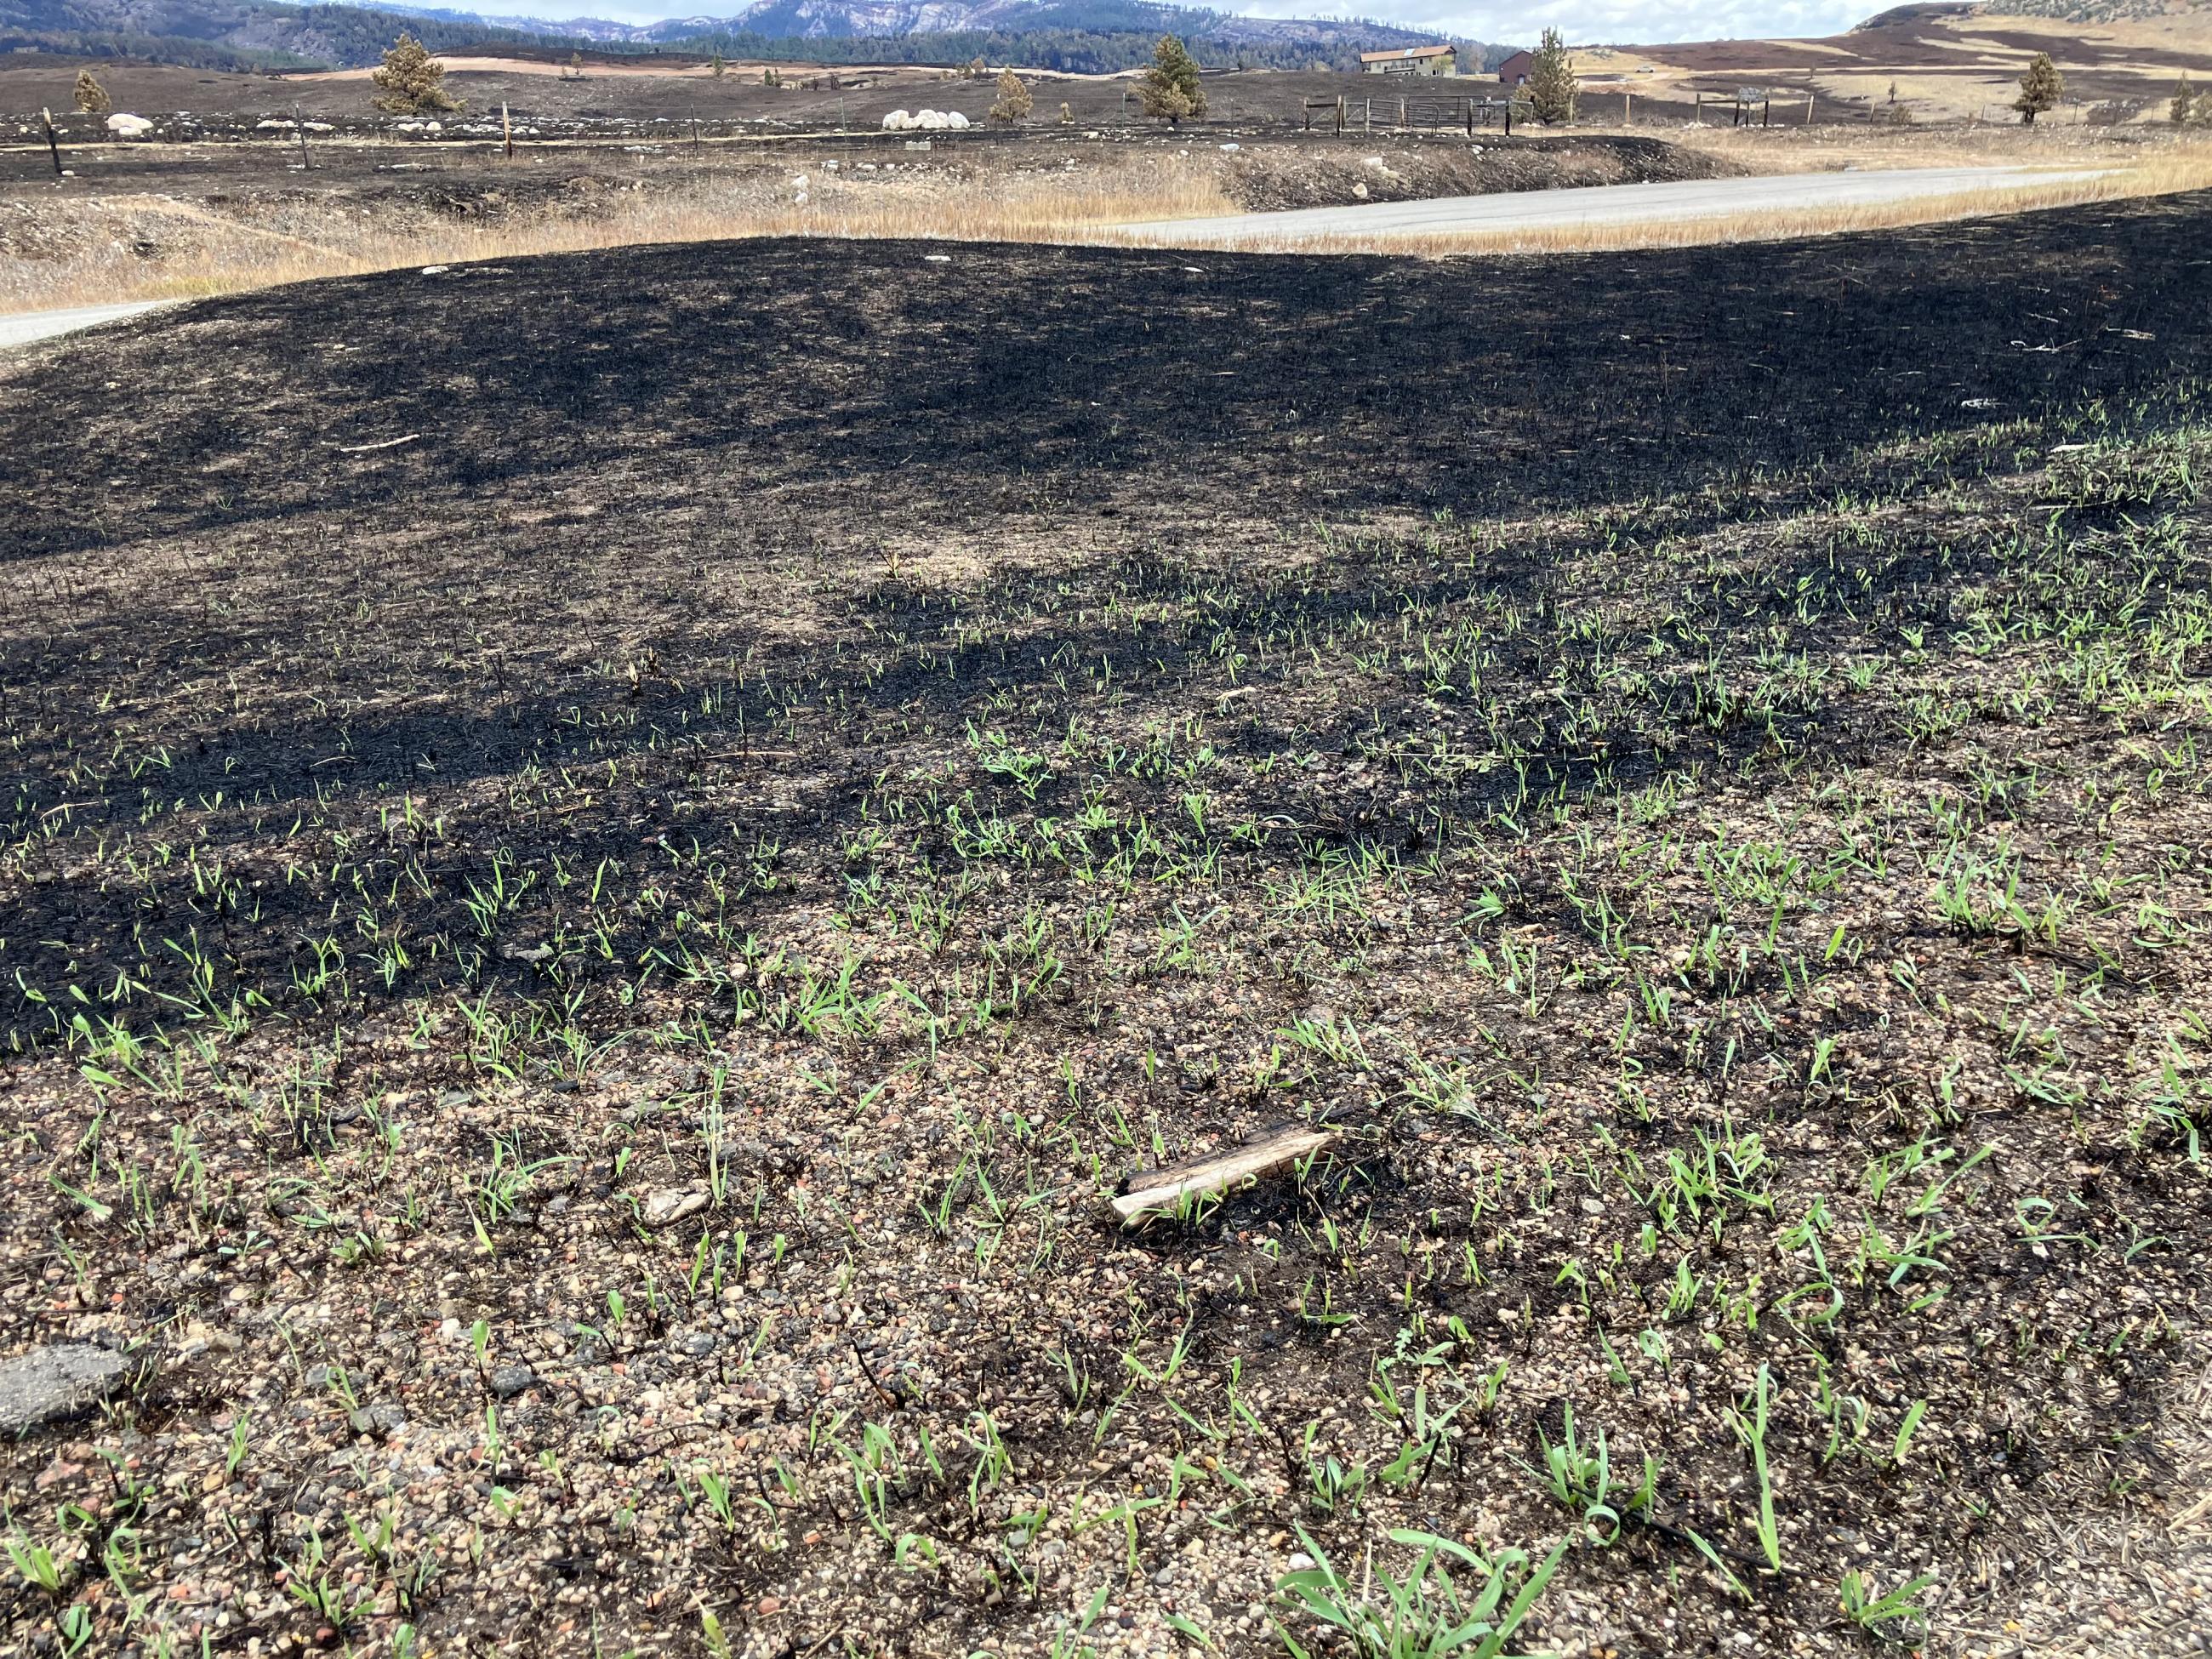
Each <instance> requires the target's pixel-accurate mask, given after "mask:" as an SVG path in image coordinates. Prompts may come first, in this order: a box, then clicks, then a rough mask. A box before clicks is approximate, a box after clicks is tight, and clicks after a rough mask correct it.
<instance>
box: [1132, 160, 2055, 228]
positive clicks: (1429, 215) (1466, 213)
mask: <svg viewBox="0 0 2212 1659" xmlns="http://www.w3.org/2000/svg"><path fill="white" fill-rule="evenodd" d="M2089 176H2091V175H2090V174H2089V173H2087V172H2082V171H2075V172H2070V173H2052V172H2047V171H2043V170H2039V169H2034V168H2028V167H1910V168H1900V169H1899V170H1897V171H1894V172H1884V173H1791V174H1785V175H1782V176H1778V177H1771V178H1753V179H1686V180H1683V181H1681V182H1680V183H1675V184H1659V185H1592V186H1589V187H1587V188H1583V189H1575V190H1547V191H1515V192H1513V193H1510V194H1505V195H1494V196H1441V197H1430V198H1428V199H1426V200H1424V201H1416V202H1370V203H1361V204H1357V205H1355V206H1350V207H1326V208H1301V209H1298V210H1295V211H1292V212H1288V213H1243V214H1233V215H1229V216H1224V217H1219V218H1211V219H1174V220H1168V221H1164V222H1152V223H1140V224H1131V225H1125V226H1122V227H1121V228H1122V229H1124V230H1130V231H1136V232H1139V233H1141V234H1145V235H1146V237H1147V239H1148V240H1158V241H1160V242H1186V241H1196V240H1204V241H1207V242H1224V241H1237V242H1249V241H1267V242H1275V241H1279V240H1291V239H1300V238H1308V237H1334V236H1363V237H1364V236H1433V235H1438V234H1449V233H1451V232H1455V231H1480V230H1537V229H1545V228H1558V227H1562V226H1571V225H1602V224H1633V223H1637V222H1643V221H1648V220H1679V219H1711V218H1725V217H1730V216H1735V215H1739V214H1753V213H1773V212H1788V211H1792V210H1804V209H1807V208H1854V207H1873V206H1879V205H1881V204H1887V203H1891V202H1898V201H1909V200H1911V198H1913V197H1935V196H1957V195H1961V194H1965V193H1967V192H1970V191H1983V190H2020V189H2025V188H2028V187H2031V186H2036V185H2051V184H2057V183H2059V182H2062V181H2064V180H2068V179H2081V178H2087V177H2089Z"/></svg>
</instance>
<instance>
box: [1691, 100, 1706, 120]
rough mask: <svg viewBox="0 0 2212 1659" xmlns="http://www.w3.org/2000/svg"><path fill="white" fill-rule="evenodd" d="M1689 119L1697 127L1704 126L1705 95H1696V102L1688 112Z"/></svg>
mask: <svg viewBox="0 0 2212 1659" xmlns="http://www.w3.org/2000/svg"><path fill="white" fill-rule="evenodd" d="M1690 119H1691V120H1692V121H1694V122H1695V123H1697V125H1699V126H1703V125H1705V94H1704V93H1702V92H1701V93H1699V94H1698V101H1697V103H1696V104H1695V105H1693V106H1692V108H1691V110H1690Z"/></svg>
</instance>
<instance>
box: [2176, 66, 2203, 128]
mask: <svg viewBox="0 0 2212 1659" xmlns="http://www.w3.org/2000/svg"><path fill="white" fill-rule="evenodd" d="M2166 114H2167V115H2168V117H2169V118H2171V119H2172V122H2173V125H2176V126H2178V127H2192V126H2203V125H2206V124H2207V123H2208V122H2212V92H2207V93H2197V92H2192V91H2191V90H2190V88H2189V76H2187V74H2184V75H2183V76H2182V77H2181V79H2180V80H2179V81H2177V82H2175V83H2174V87H2173V101H2172V103H2171V104H2169V105H2167V106H2166Z"/></svg>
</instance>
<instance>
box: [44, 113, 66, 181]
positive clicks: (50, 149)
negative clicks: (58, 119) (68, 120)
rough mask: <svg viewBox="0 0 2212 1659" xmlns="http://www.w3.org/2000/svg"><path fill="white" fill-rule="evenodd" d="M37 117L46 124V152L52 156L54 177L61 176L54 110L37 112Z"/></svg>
mask: <svg viewBox="0 0 2212 1659" xmlns="http://www.w3.org/2000/svg"><path fill="white" fill-rule="evenodd" d="M39 118H40V120H41V121H44V122H45V123H46V153H47V154H48V155H51V156H52V157H53V158H54V177H55V178H57V179H58V178H60V177H61V176H62V147H61V141H60V140H58V138H56V137H54V112H52V110H49V109H42V110H40V112H39Z"/></svg>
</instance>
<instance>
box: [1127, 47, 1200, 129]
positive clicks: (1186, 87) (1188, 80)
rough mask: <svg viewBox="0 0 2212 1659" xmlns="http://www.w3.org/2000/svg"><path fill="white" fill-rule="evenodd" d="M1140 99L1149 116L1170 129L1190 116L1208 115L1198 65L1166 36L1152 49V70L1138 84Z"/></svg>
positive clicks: (1139, 79)
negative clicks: (1161, 121) (1154, 117)
mask: <svg viewBox="0 0 2212 1659" xmlns="http://www.w3.org/2000/svg"><path fill="white" fill-rule="evenodd" d="M1137 99H1138V101H1139V103H1141V104H1142V105H1143V106H1145V113H1146V114H1147V115H1151V116H1156V117H1158V118H1160V119H1162V120H1164V121H1165V122H1166V123H1167V124H1168V125H1170V126H1175V125H1178V124H1180V123H1181V122H1182V118H1183V117H1184V116H1186V115H1203V114H1205V113H1206V88H1204V87H1203V86H1201V85H1200V83H1199V79H1198V61H1197V59H1195V58H1193V57H1192V56H1191V55H1190V53H1189V52H1187V51H1185V50H1184V49H1183V44H1182V41H1180V40H1176V38H1175V36H1173V35H1172V34H1163V35H1162V36H1161V37H1160V43H1159V45H1158V46H1154V47H1153V48H1152V68H1150V69H1148V70H1146V71H1145V72H1144V74H1143V75H1142V76H1139V78H1138V81H1137Z"/></svg>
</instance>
